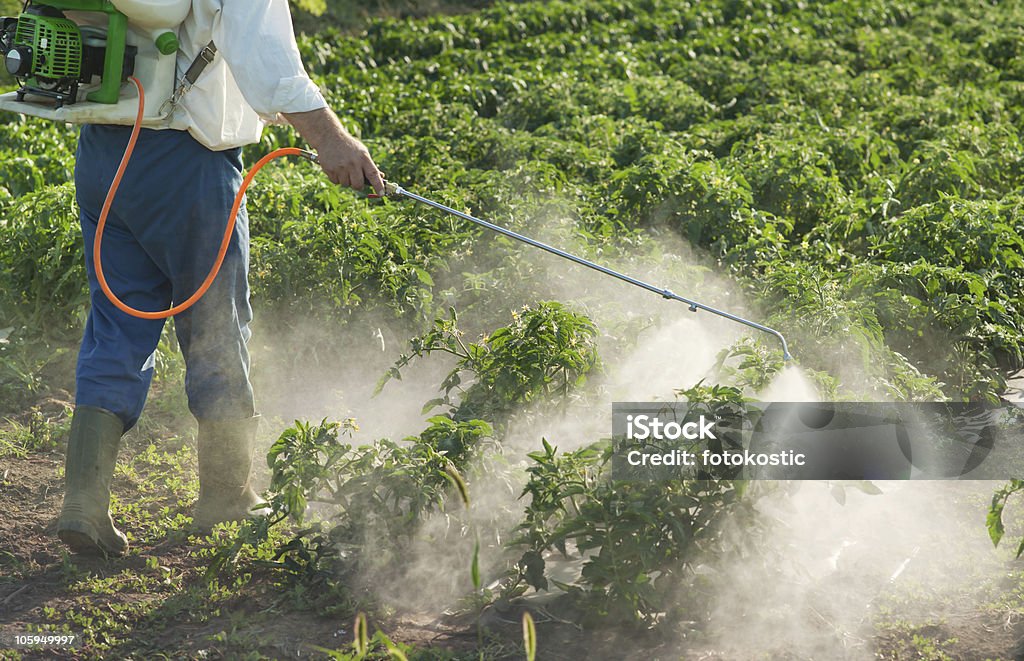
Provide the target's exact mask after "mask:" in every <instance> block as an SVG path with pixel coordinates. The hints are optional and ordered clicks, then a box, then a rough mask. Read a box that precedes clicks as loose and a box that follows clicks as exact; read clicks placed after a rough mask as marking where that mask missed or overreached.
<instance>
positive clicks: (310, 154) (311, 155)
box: [299, 149, 320, 165]
mask: <svg viewBox="0 0 1024 661" xmlns="http://www.w3.org/2000/svg"><path fill="white" fill-rule="evenodd" d="M299 155H300V156H302V158H304V159H306V160H307V161H309V162H310V163H316V164H318V165H319V163H320V156H319V155H318V154H317V153H316V152H315V151H309V150H308V149H302V150H300V152H299Z"/></svg>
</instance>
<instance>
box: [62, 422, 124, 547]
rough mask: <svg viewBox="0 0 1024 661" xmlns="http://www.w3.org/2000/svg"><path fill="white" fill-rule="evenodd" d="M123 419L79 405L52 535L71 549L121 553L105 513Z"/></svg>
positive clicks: (119, 537)
mask: <svg viewBox="0 0 1024 661" xmlns="http://www.w3.org/2000/svg"><path fill="white" fill-rule="evenodd" d="M123 433H124V423H122V422H121V419H120V418H119V417H117V416H116V415H114V414H113V413H111V412H110V411H107V410H104V409H101V408H96V407H92V406H79V407H78V408H76V409H75V414H74V417H73V418H72V419H71V436H70V438H69V439H68V451H67V457H66V460H65V464H64V483H65V490H64V506H63V507H62V508H61V511H60V518H59V519H58V520H57V536H58V537H60V539H61V541H62V542H64V543H65V544H67V545H68V546H69V547H70V548H71V550H72V551H74V552H75V553H86V554H106V555H113V556H121V555H124V554H125V552H126V551H127V550H128V539H127V538H126V537H125V536H124V533H122V532H121V531H120V530H118V529H117V528H116V527H114V520H113V519H112V518H111V517H110V479H111V477H113V475H114V464H115V463H116V462H117V449H118V446H119V445H120V444H121V435H122V434H123Z"/></svg>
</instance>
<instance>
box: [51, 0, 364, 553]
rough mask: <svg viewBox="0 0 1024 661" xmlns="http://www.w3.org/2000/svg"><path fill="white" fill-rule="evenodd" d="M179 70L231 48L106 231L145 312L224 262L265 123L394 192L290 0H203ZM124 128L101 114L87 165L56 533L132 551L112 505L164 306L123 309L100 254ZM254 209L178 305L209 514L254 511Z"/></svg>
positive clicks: (87, 549) (84, 142) (202, 501)
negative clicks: (321, 80) (301, 33)
mask: <svg viewBox="0 0 1024 661" xmlns="http://www.w3.org/2000/svg"><path fill="white" fill-rule="evenodd" d="M179 41H180V43H181V44H182V47H181V50H180V51H179V53H178V74H179V77H180V76H181V75H182V74H183V73H184V72H185V71H186V70H187V69H188V68H189V67H190V65H192V63H193V62H194V61H196V57H197V55H198V54H199V52H200V50H201V49H202V48H203V47H204V46H206V45H207V44H209V43H210V42H211V41H213V42H214V43H215V44H216V55H215V57H214V58H213V60H212V61H211V62H210V63H209V64H208V65H207V66H206V67H205V68H204V69H203V70H202V73H201V74H200V76H199V78H198V79H197V80H196V81H195V85H194V86H193V87H192V89H191V90H190V91H189V92H188V93H187V94H185V95H184V96H183V98H182V99H181V100H180V101H179V103H178V104H177V106H176V107H175V109H174V111H173V114H172V117H171V122H170V128H169V129H167V130H146V129H144V130H143V131H142V132H141V133H140V135H139V139H138V142H137V144H136V147H135V151H134V155H133V157H132V160H131V162H130V164H129V166H128V168H127V170H126V171H125V174H124V177H123V179H122V182H121V186H120V192H119V193H118V195H117V197H116V198H115V200H114V203H113V205H112V207H111V210H110V214H109V216H108V219H107V227H106V231H105V233H104V235H103V268H104V273H105V274H106V277H107V280H108V282H109V283H110V285H111V288H112V290H113V291H114V292H115V293H116V294H117V295H118V297H120V298H121V299H122V300H123V301H124V302H125V303H127V304H128V305H130V306H132V307H134V308H136V309H140V310H163V309H167V308H168V307H169V305H170V303H171V302H172V301H182V300H184V299H185V298H187V297H188V296H190V295H191V294H192V293H193V292H195V291H196V289H197V288H198V287H199V285H200V283H201V282H202V281H203V279H204V277H205V276H206V273H207V271H208V270H209V268H210V266H211V265H212V264H213V262H214V257H215V255H216V253H217V249H218V247H219V244H220V237H221V236H222V234H223V231H224V225H225V223H226V222H227V219H228V213H229V210H230V207H231V203H232V200H233V198H234V195H235V193H236V192H237V190H238V187H239V186H240V184H241V179H242V176H241V172H242V165H241V161H240V149H239V148H240V147H241V146H242V145H245V144H249V143H255V142H258V141H259V138H260V133H261V131H262V127H263V123H264V122H265V121H275V120H280V119H281V118H282V117H283V119H284V120H286V121H287V122H289V123H290V124H291V125H292V126H294V127H295V129H296V130H297V131H298V132H299V134H300V135H301V136H302V137H303V138H304V139H305V140H306V141H308V142H309V144H310V145H311V146H312V147H313V149H315V150H316V151H317V153H318V154H319V163H320V165H321V167H322V168H323V170H324V172H325V173H326V174H327V176H328V177H329V178H330V180H331V181H332V182H334V183H336V184H339V185H343V186H351V187H352V188H355V189H362V188H363V187H364V186H365V185H366V184H370V185H372V186H373V188H374V189H376V190H377V192H378V193H380V192H382V191H383V181H382V176H381V173H380V172H379V171H378V170H377V167H376V165H374V162H373V160H372V159H371V157H370V154H369V152H368V151H367V149H366V147H365V146H364V145H363V144H362V143H361V142H360V141H359V140H357V139H356V138H354V137H352V136H351V135H349V134H348V133H347V132H346V131H345V129H344V128H342V126H341V124H340V122H339V121H338V119H337V117H336V116H335V114H334V113H333V112H332V111H331V110H330V109H329V108H328V107H327V104H326V102H325V101H324V98H323V96H322V95H321V94H320V91H319V90H318V89H317V87H316V85H314V84H313V82H312V81H311V80H310V79H309V77H308V76H307V75H306V72H305V70H304V68H303V66H302V62H301V61H300V59H299V53H298V48H297V47H296V43H295V37H294V34H293V32H292V25H291V16H290V14H289V10H288V6H287V1H286V0H194V1H193V3H192V11H191V13H190V14H189V16H188V17H187V18H186V20H185V23H184V24H183V25H182V26H181V28H180V30H179ZM129 133H130V128H129V127H125V126H102V125H87V126H84V127H83V128H82V132H81V136H80V138H79V145H78V153H77V160H76V168H75V185H76V188H77V199H78V204H79V207H80V210H81V225H82V234H83V237H84V239H85V245H86V247H87V249H86V251H85V253H86V267H87V270H88V274H89V287H90V293H91V302H92V307H91V309H90V312H89V318H88V321H87V323H86V328H85V333H84V336H83V339H82V346H81V349H80V352H79V358H78V368H77V375H76V381H77V388H76V406H75V413H74V417H73V419H72V423H71V436H70V439H69V441H68V452H67V463H66V478H65V479H66V492H65V496H64V506H63V508H62V510H61V515H60V519H59V520H58V524H57V534H58V536H59V537H60V538H61V540H63V541H64V542H65V543H66V544H67V545H68V546H69V547H70V548H71V549H72V550H73V551H75V552H80V553H103V554H108V555H115V556H117V555H122V554H124V553H125V552H126V551H127V549H128V542H127V539H126V538H125V536H124V534H123V533H122V532H121V531H120V530H118V529H117V528H116V527H115V525H114V522H113V519H112V518H111V516H110V511H109V505H110V481H111V476H112V474H113V470H114V463H115V461H116V458H117V451H118V446H119V443H120V439H121V436H122V435H123V434H124V433H125V432H126V431H127V430H128V429H130V428H131V427H132V426H133V425H135V423H136V422H137V421H138V418H139V415H140V414H141V412H142V408H143V405H144V403H145V400H146V394H147V392H148V389H149V384H150V381H151V378H152V374H153V358H154V355H155V350H156V346H157V342H158V341H159V339H160V334H161V330H162V328H163V321H162V320H147V319H138V318H135V317H132V316H129V315H127V314H125V313H123V312H121V311H120V310H118V309H116V308H115V307H114V306H113V304H111V303H110V301H108V300H107V298H106V296H105V295H104V294H103V292H102V291H101V289H100V288H99V284H98V282H97V279H96V271H95V265H94V264H93V262H92V250H91V246H92V245H93V240H94V238H95V232H96V223H97V219H98V216H99V213H100V209H101V207H102V204H103V200H104V197H105V195H106V193H107V189H108V188H109V186H110V182H111V180H112V179H113V176H114V172H115V170H116V169H117V165H118V162H119V161H120V159H121V155H122V153H123V151H124V148H125V145H126V144H127V141H128V136H129ZM248 248H249V235H248V219H247V216H246V214H245V210H244V207H243V208H242V210H241V212H240V213H239V214H238V218H237V224H236V227H235V231H234V236H233V238H232V242H231V246H230V248H229V249H228V252H227V256H226V257H225V259H224V263H223V265H222V267H221V270H220V273H219V274H218V276H217V279H216V280H215V281H214V284H213V285H212V286H211V288H210V289H209V290H208V291H207V293H206V294H205V296H203V298H202V299H200V300H199V302H198V303H196V304H195V305H194V306H193V307H192V308H190V309H188V310H187V311H185V312H183V313H181V314H179V315H178V316H177V317H176V318H175V323H174V327H175V332H176V334H177V337H178V342H179V344H180V346H181V350H182V354H183V355H184V357H185V364H186V376H185V389H186V391H187V394H188V402H189V409H190V410H191V412H192V414H193V415H194V416H195V417H196V419H197V420H198V422H199V434H198V439H197V443H198V448H199V483H200V494H199V501H198V503H197V505H196V510H195V514H194V517H193V519H194V522H195V524H196V525H197V526H198V527H200V528H209V527H210V526H212V525H214V524H216V523H218V522H221V521H227V520H237V519H241V518H243V517H245V516H246V515H248V514H249V513H250V510H251V509H252V508H253V506H254V505H256V504H257V503H258V502H259V499H258V497H257V496H256V494H255V492H254V491H253V489H252V488H251V486H250V485H249V473H250V470H251V467H252V457H253V450H254V448H253V443H254V437H255V432H256V421H257V416H256V415H255V408H254V404H253V393H252V387H251V385H250V383H249V375H248V370H249V354H248V351H247V349H246V342H247V341H248V339H249V335H250V331H249V322H250V320H251V318H252V311H251V309H250V307H249V288H248V280H247V275H248Z"/></svg>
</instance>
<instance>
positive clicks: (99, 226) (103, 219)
mask: <svg viewBox="0 0 1024 661" xmlns="http://www.w3.org/2000/svg"><path fill="white" fill-rule="evenodd" d="M129 80H131V81H132V82H133V83H135V87H136V88H137V89H138V90H139V110H138V113H137V114H136V116H135V124H134V125H133V126H132V134H131V137H129V138H128V146H127V147H125V150H124V155H123V156H122V157H121V164H120V165H118V166H117V173H116V174H115V175H114V181H113V182H111V184H110V189H109V190H108V191H107V197H106V199H105V200H104V201H103V209H102V210H100V218H99V221H98V222H97V223H96V238H95V239H94V240H93V245H92V259H93V262H94V263H95V264H96V278H97V279H98V280H99V281H100V289H102V290H103V293H104V294H106V296H107V298H108V299H109V300H110V302H111V303H113V304H114V306H115V307H116V308H117V309H118V310H121V311H122V312H124V313H126V314H130V315H131V316H133V317H138V318H140V319H166V318H167V317H171V316H174V315H176V314H178V313H179V312H184V311H185V310H187V309H189V308H190V307H192V306H193V305H195V303H196V302H197V301H198V300H199V299H200V298H202V297H203V294H205V293H206V290H208V289H209V288H210V285H212V284H213V281H214V280H215V279H216V278H217V273H218V272H220V267H221V264H223V263H224V255H226V254H227V252H228V246H229V245H230V244H231V235H232V234H233V233H234V231H235V218H236V216H237V215H238V210H239V209H240V208H241V206H242V198H243V197H244V196H245V190H246V189H247V188H248V187H249V183H250V182H251V181H252V178H253V177H254V176H256V173H257V172H259V171H260V168H262V167H263V166H264V165H266V164H267V163H269V162H270V161H272V160H273V159H275V158H278V157H280V156H304V155H306V152H304V151H303V150H301V149H298V148H297V147H282V148H281V149H275V150H274V151H272V152H270V153H269V154H267V155H266V156H264V157H263V158H261V159H260V160H259V161H257V162H256V165H254V166H252V168H250V170H249V172H248V173H246V175H245V179H243V180H242V185H241V186H240V187H239V189H238V193H237V194H236V195H235V203H234V204H233V205H232V206H231V213H230V214H228V223H227V227H226V228H225V229H224V238H223V239H221V242H220V250H218V251H217V259H216V260H214V263H213V267H212V268H211V269H210V272H209V273H208V274H207V275H206V279H205V280H203V284H201V285H199V289H197V290H196V292H195V293H194V294H192V295H191V296H189V297H188V299H186V300H185V301H183V302H181V303H179V304H178V305H172V306H171V307H170V308H168V309H166V310H159V311H156V312H146V311H144V310H136V309H135V308H133V307H131V306H130V305H128V304H127V303H125V302H124V301H122V300H121V299H119V298H118V297H117V295H116V294H114V292H113V291H111V289H110V285H109V284H107V279H106V277H105V276H104V275H103V261H102V259H101V258H100V245H101V240H102V238H103V228H104V227H105V226H106V224H107V215H108V214H109V213H110V206H111V204H113V202H114V195H116V194H117V189H118V186H120V185H121V176H122V175H123V174H124V171H125V168H127V167H128V161H129V160H130V159H131V157H132V151H133V150H134V149H135V142H136V140H137V139H138V137H139V130H140V129H141V128H142V115H143V112H144V110H145V105H146V95H145V92H144V91H143V89H142V83H140V82H139V81H138V80H137V79H136V78H134V77H132V78H129Z"/></svg>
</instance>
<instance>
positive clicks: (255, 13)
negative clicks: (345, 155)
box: [213, 0, 327, 122]
mask: <svg viewBox="0 0 1024 661" xmlns="http://www.w3.org/2000/svg"><path fill="white" fill-rule="evenodd" d="M213 41H214V43H215V44H217V52H218V53H219V54H221V55H222V56H223V57H224V61H225V62H226V63H227V65H228V67H229V68H230V69H231V75H232V76H233V77H234V79H235V82H236V83H237V84H238V89H239V90H240V91H241V92H242V96H243V97H244V98H245V101H246V103H248V104H249V105H250V106H251V107H252V109H253V110H255V111H256V112H257V113H258V114H259V115H260V117H261V118H263V119H264V120H266V121H270V122H273V121H276V120H277V119H278V117H277V114H278V113H282V112H285V113H292V112H306V111H309V110H317V109H319V108H324V107H326V106H327V101H326V100H324V97H323V94H321V93H320V89H319V88H318V87H317V86H316V84H315V83H314V82H313V81H312V80H311V79H310V78H309V75H308V74H307V73H306V69H305V67H303V65H302V59H301V58H300V57H299V48H298V45H297V44H296V43H295V32H294V31H293V28H292V17H291V12H290V11H289V10H288V2H287V0H223V2H222V3H221V11H220V17H219V20H216V21H215V22H214V26H213Z"/></svg>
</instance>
